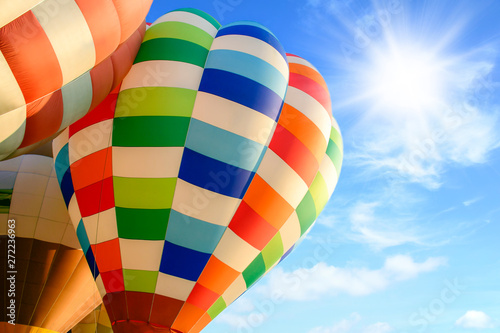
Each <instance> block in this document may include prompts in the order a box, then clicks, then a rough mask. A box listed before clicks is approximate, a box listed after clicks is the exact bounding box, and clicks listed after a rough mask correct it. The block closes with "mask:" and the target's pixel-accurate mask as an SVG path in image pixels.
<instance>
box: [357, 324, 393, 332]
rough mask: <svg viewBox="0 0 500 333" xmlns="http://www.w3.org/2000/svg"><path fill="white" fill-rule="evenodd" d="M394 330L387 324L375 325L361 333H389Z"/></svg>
mask: <svg viewBox="0 0 500 333" xmlns="http://www.w3.org/2000/svg"><path fill="white" fill-rule="evenodd" d="M393 330H394V329H393V328H392V327H391V325H389V324H388V323H381V322H379V323H375V324H372V325H370V326H368V327H366V328H365V329H364V330H363V333H389V332H392V331H393Z"/></svg>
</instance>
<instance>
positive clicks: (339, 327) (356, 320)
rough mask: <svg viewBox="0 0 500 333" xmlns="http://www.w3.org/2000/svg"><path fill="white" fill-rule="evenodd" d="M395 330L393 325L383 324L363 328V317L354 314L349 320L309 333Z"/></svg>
mask: <svg viewBox="0 0 500 333" xmlns="http://www.w3.org/2000/svg"><path fill="white" fill-rule="evenodd" d="M393 330H394V329H393V328H392V326H391V325H389V324H388V323H383V322H378V323H375V324H371V325H368V326H366V327H364V328H363V327H362V326H361V315H359V314H358V313H356V312H353V313H351V315H350V316H349V318H345V319H342V320H340V321H339V322H337V323H335V324H333V325H332V326H318V327H315V328H313V329H311V330H309V331H308V333H349V332H362V333H389V332H392V331H393Z"/></svg>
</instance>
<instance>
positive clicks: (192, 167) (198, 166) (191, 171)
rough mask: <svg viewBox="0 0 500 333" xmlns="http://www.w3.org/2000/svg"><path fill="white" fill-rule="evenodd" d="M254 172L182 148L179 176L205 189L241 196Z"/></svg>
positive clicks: (231, 195)
mask: <svg viewBox="0 0 500 333" xmlns="http://www.w3.org/2000/svg"><path fill="white" fill-rule="evenodd" d="M254 175H255V172H250V171H248V170H244V169H240V168H237V167H235V166H231V165H229V164H226V163H224V162H220V161H218V160H215V159H213V158H210V157H207V156H205V155H202V154H199V153H197V152H195V151H192V150H191V149H189V148H184V154H183V155H182V162H181V168H180V170H179V178H180V179H182V180H185V181H186V182H188V183H191V184H193V185H196V186H199V187H201V188H204V189H206V190H209V191H212V192H216V193H219V194H223V195H227V196H230V197H233V198H239V199H241V198H243V195H244V194H245V192H246V190H247V189H248V186H249V185H250V182H251V181H252V179H253V176H254Z"/></svg>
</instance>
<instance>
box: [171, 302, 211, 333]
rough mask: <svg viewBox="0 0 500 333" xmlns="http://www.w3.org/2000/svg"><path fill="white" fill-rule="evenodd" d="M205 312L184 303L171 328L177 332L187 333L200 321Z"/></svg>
mask: <svg viewBox="0 0 500 333" xmlns="http://www.w3.org/2000/svg"><path fill="white" fill-rule="evenodd" d="M204 313H205V311H203V310H202V309H200V308H198V307H197V306H194V305H192V304H190V303H184V306H183V307H182V309H181V311H180V312H179V315H178V316H177V318H175V321H174V323H173V324H172V328H173V329H175V330H178V331H179V332H189V330H190V329H191V327H193V326H194V325H195V324H196V322H197V321H198V320H200V319H201V317H202V316H203V314H204Z"/></svg>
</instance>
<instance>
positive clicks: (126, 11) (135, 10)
mask: <svg viewBox="0 0 500 333" xmlns="http://www.w3.org/2000/svg"><path fill="white" fill-rule="evenodd" d="M114 3H115V7H116V12H117V13H118V17H119V18H120V27H121V38H120V43H122V42H123V41H125V40H126V39H127V38H128V37H129V36H130V35H132V33H133V32H134V31H136V30H137V28H139V26H140V25H144V27H145V26H146V23H145V22H144V19H145V18H146V15H147V14H148V11H149V7H151V4H152V3H153V0H134V1H128V0H114Z"/></svg>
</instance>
